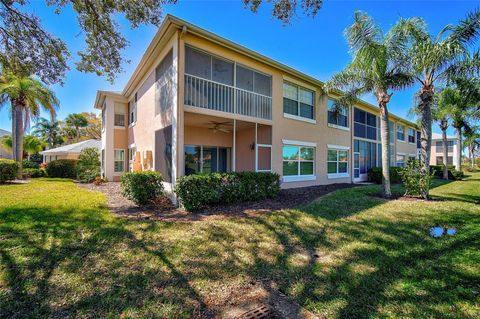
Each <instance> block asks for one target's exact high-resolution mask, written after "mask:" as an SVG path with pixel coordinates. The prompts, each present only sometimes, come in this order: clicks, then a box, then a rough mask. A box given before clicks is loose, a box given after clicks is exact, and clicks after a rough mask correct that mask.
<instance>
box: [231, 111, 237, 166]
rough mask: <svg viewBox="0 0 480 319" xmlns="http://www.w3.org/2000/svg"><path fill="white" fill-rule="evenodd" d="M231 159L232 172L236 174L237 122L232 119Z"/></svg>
mask: <svg viewBox="0 0 480 319" xmlns="http://www.w3.org/2000/svg"><path fill="white" fill-rule="evenodd" d="M232 153H233V156H232V157H233V159H232V171H234V172H236V171H237V168H236V163H237V120H236V119H233V150H232Z"/></svg>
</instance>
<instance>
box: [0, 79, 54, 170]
mask: <svg viewBox="0 0 480 319" xmlns="http://www.w3.org/2000/svg"><path fill="white" fill-rule="evenodd" d="M0 97H1V98H0V102H2V103H1V104H0V107H1V106H3V105H5V104H7V101H10V107H11V112H12V139H13V141H12V149H13V158H14V160H16V161H19V162H20V165H21V161H22V157H23V135H24V132H25V129H26V128H28V126H29V123H30V119H31V118H33V119H36V118H38V116H39V115H40V107H43V109H45V110H46V111H48V112H50V114H51V116H52V117H54V116H55V108H56V106H57V105H58V100H57V98H56V97H55V94H54V93H53V92H52V91H51V90H49V89H48V88H47V87H45V86H43V84H42V83H41V82H39V81H37V80H35V79H33V78H31V77H28V76H17V75H15V74H12V73H11V72H8V71H5V70H3V72H2V75H1V76H0ZM19 174H21V168H20V171H19Z"/></svg>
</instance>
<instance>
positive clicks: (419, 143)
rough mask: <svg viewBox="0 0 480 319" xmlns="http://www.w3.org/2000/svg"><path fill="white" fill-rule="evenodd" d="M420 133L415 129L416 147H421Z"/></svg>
mask: <svg viewBox="0 0 480 319" xmlns="http://www.w3.org/2000/svg"><path fill="white" fill-rule="evenodd" d="M421 136H422V135H421V134H420V132H419V131H417V148H422V140H421Z"/></svg>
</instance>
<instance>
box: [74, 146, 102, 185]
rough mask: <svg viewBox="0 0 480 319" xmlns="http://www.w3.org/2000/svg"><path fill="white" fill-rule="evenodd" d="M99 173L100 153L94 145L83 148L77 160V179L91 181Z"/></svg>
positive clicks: (84, 181) (85, 181)
mask: <svg viewBox="0 0 480 319" xmlns="http://www.w3.org/2000/svg"><path fill="white" fill-rule="evenodd" d="M99 175H100V153H99V152H98V149H97V148H95V147H91V148H86V149H83V150H82V151H81V152H80V155H79V157H78V162H77V179H78V180H79V181H80V182H81V183H91V182H93V181H94V180H95V178H96V177H97V176H99Z"/></svg>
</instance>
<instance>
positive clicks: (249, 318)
mask: <svg viewBox="0 0 480 319" xmlns="http://www.w3.org/2000/svg"><path fill="white" fill-rule="evenodd" d="M275 318H279V317H278V316H277V315H276V314H275V312H274V311H273V310H272V308H270V307H269V306H266V305H262V306H260V307H258V308H255V309H252V310H249V311H247V312H245V313H244V314H242V315H240V316H239V317H237V319H275Z"/></svg>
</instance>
